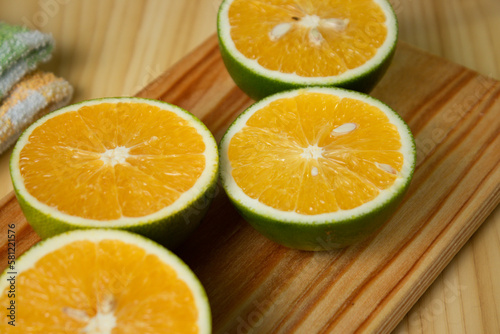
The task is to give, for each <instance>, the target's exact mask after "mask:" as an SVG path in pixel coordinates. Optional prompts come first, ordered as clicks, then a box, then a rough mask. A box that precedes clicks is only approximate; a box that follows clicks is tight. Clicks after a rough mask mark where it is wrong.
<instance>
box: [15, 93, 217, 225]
mask: <svg viewBox="0 0 500 334" xmlns="http://www.w3.org/2000/svg"><path fill="white" fill-rule="evenodd" d="M127 102H131V103H148V104H151V105H154V106H157V107H159V108H161V109H162V110H168V111H170V112H174V113H175V114H176V115H177V116H179V117H181V118H183V119H185V120H187V121H188V122H189V124H190V125H191V126H193V128H195V129H196V130H197V132H198V133H199V134H200V135H201V136H202V138H203V141H204V143H205V152H204V155H205V159H206V164H205V170H204V171H203V172H202V174H201V176H200V177H199V179H198V180H197V181H196V182H195V184H194V185H193V187H191V189H189V190H188V191H186V192H184V193H183V194H182V195H181V196H180V197H179V198H178V199H177V200H176V201H175V202H174V203H172V204H171V205H170V206H168V207H165V208H163V209H161V210H159V211H157V212H155V213H152V214H150V215H147V216H143V217H121V218H119V219H115V220H107V221H106V222H105V224H106V227H125V226H133V225H141V224H147V223H148V222H151V221H157V220H159V219H162V218H164V217H168V216H171V215H173V214H175V213H176V212H178V211H180V210H182V209H184V208H185V207H187V206H189V204H190V203H191V202H193V201H194V200H196V199H197V198H199V197H200V196H201V195H202V194H203V193H204V192H205V191H206V190H207V188H208V186H209V185H210V184H212V182H213V181H214V179H215V178H216V176H217V170H218V149H217V143H216V141H215V140H214V138H213V136H212V134H211V132H210V131H209V130H208V129H207V128H206V127H205V125H204V124H203V123H201V121H199V120H197V119H196V118H195V117H194V116H193V115H190V114H188V113H187V112H185V111H184V110H182V109H181V108H179V107H176V106H174V105H171V104H167V103H164V102H161V101H156V100H149V99H142V98H122V97H119V98H105V99H97V100H90V101H84V102H81V103H78V104H74V105H70V106H67V107H65V108H62V109H59V110H57V111H55V112H52V113H50V114H48V115H46V116H45V117H42V118H41V119H39V120H38V121H36V122H35V123H33V124H32V125H31V126H30V127H29V128H28V129H27V130H26V131H25V132H24V133H23V135H22V136H21V137H20V138H19V140H18V142H17V144H16V146H15V148H14V150H13V152H12V157H11V175H12V179H13V183H14V187H15V188H16V189H17V191H18V194H19V195H20V196H22V197H23V198H24V199H25V200H26V201H27V202H28V203H29V204H30V205H31V206H33V207H34V208H36V209H37V210H39V211H41V212H43V213H45V214H47V215H49V216H51V217H53V218H56V219H59V220H62V221H65V222H68V223H70V224H72V225H75V226H85V227H103V221H101V220H93V219H87V218H82V217H77V216H72V215H68V214H66V213H63V212H60V211H58V210H57V209H56V208H53V207H51V206H48V205H46V204H44V203H42V202H40V201H39V200H37V199H36V198H35V197H34V196H32V195H31V194H30V193H29V192H28V191H27V190H26V187H25V186H24V182H23V177H22V176H21V172H20V169H19V155H20V153H21V150H22V148H23V147H24V145H26V143H27V142H28V141H29V136H30V134H31V133H32V132H33V130H34V129H35V128H36V127H37V126H39V125H40V124H42V123H44V122H46V121H47V120H49V119H51V118H53V117H56V116H58V115H60V114H62V113H65V112H69V111H74V110H78V109H79V108H81V107H83V106H90V105H95V104H101V103H127ZM127 155H128V149H125V148H117V149H115V150H108V151H107V152H105V153H104V154H103V155H102V156H101V159H102V160H103V161H105V162H107V163H110V164H113V163H120V162H123V159H124V158H125V157H126V156H127Z"/></svg>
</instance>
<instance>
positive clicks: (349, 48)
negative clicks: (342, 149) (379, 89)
mask: <svg viewBox="0 0 500 334" xmlns="http://www.w3.org/2000/svg"><path fill="white" fill-rule="evenodd" d="M217 22H218V36H219V45H220V49H221V54H222V58H223V60H224V64H225V65H226V67H227V69H228V72H229V74H230V75H231V76H232V78H233V79H234V81H235V82H236V84H237V85H238V86H239V87H240V88H241V89H242V90H243V91H244V92H246V93H247V94H248V95H249V96H250V97H252V98H253V99H256V100H258V99H261V98H263V97H265V96H268V95H270V94H272V93H276V92H279V91H282V90H286V89H292V88H299V87H304V86H337V87H344V88H349V89H354V90H357V91H362V92H368V91H370V90H371V89H372V88H373V87H374V86H375V84H376V83H377V82H378V80H379V79H380V78H381V77H382V75H383V74H384V73H385V70H386V69H387V67H388V66H389V63H390V60H391V59H392V55H393V53H394V50H395V46H396V41H397V33H398V27H397V20H396V16H395V14H394V11H393V10H392V7H391V5H390V4H389V2H388V1H386V0H352V1H342V0H323V1H310V0H224V1H223V2H222V4H221V6H220V8H219V14H218V21H217Z"/></svg>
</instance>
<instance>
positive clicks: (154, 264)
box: [0, 240, 199, 334]
mask: <svg viewBox="0 0 500 334" xmlns="http://www.w3.org/2000/svg"><path fill="white" fill-rule="evenodd" d="M15 301H16V305H17V314H16V327H17V328H21V329H22V331H23V333H51V334H59V333H61V334H62V333H83V332H82V330H83V328H85V327H86V326H88V324H89V322H90V321H91V320H90V319H92V318H94V317H95V316H96V314H97V313H98V312H99V313H100V314H104V313H106V312H104V310H108V313H109V312H110V313H111V314H112V315H113V316H114V317H115V319H116V327H115V328H114V329H113V331H112V333H113V334H125V333H198V332H199V330H198V325H197V318H198V311H197V308H196V304H195V301H194V296H193V293H192V292H191V290H190V289H189V287H188V286H187V285H186V283H185V282H183V281H182V280H180V279H179V277H178V276H177V273H176V272H175V270H174V269H173V268H171V267H170V266H168V265H166V264H165V263H164V262H162V261H161V260H160V259H159V258H158V257H157V256H156V255H153V254H147V253H146V252H145V250H144V249H142V248H140V247H138V246H135V245H132V244H128V243H125V242H122V241H118V240H104V241H100V242H98V243H95V242H90V241H75V242H72V243H70V244H68V245H65V246H63V247H61V248H59V249H57V250H55V251H53V252H51V253H49V254H47V255H45V256H44V257H42V258H41V259H40V260H39V261H37V262H36V263H35V265H34V266H33V267H32V268H30V269H27V270H25V271H23V272H22V273H20V274H18V275H17V277H16V295H15ZM0 302H1V303H2V305H9V302H10V301H9V298H8V296H7V293H5V291H4V293H2V296H1V297H0ZM16 327H12V326H10V325H8V324H7V322H6V321H2V323H1V324H0V331H1V332H2V333H11V332H15V331H14V330H15V329H16Z"/></svg>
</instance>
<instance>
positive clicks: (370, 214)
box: [220, 88, 415, 249]
mask: <svg viewBox="0 0 500 334" xmlns="http://www.w3.org/2000/svg"><path fill="white" fill-rule="evenodd" d="M220 151H221V157H222V160H221V166H222V180H223V185H224V188H225V190H226V192H227V193H228V195H229V197H230V199H231V200H232V201H233V203H234V204H235V205H236V207H237V208H238V209H239V210H240V211H241V212H242V214H243V216H244V217H245V218H246V219H247V220H249V222H250V223H252V224H253V225H254V226H255V227H256V228H257V229H258V230H260V231H261V232H263V233H264V234H265V235H267V236H269V237H270V238H271V239H273V240H276V241H278V242H280V243H282V244H285V245H287V246H290V247H294V248H302V249H316V248H335V247H339V246H344V245H347V244H350V243H352V242H354V241H356V240H360V239H363V238H365V237H366V236H368V235H369V234H371V233H372V232H373V231H374V230H375V229H376V228H377V227H379V226H380V224H381V223H382V222H383V221H385V220H386V219H387V216H388V215H390V214H391V213H392V211H393V210H394V209H395V207H397V205H398V203H399V201H400V200H401V198H402V196H403V194H404V192H405V190H406V189H407V187H408V185H409V183H410V180H411V176H412V173H413V169H414V164H415V147H414V142H413V137H412V134H411V131H410V130H409V128H408V127H407V125H406V124H405V123H404V121H403V120H402V119H401V118H400V117H399V116H398V115H397V114H396V113H395V112H394V111H392V110H391V109H390V108H389V107H387V106H386V105H384V104H383V103H381V102H379V101H377V100H375V99H373V98H371V97H369V96H367V95H364V94H360V93H355V92H350V91H347V90H343V89H330V88H307V89H301V90H295V91H288V92H283V93H279V94H276V95H273V96H270V97H268V98H266V99H264V100H262V101H259V102H257V103H256V104H254V105H253V106H251V107H250V108H249V109H247V110H246V111H245V112H244V113H243V114H242V115H240V117H239V118H238V119H236V121H235V122H234V123H233V124H232V125H231V126H230V128H229V129H228V131H227V133H226V134H225V135H224V137H223V139H222V141H221V144H220ZM304 231H306V232H307V233H305V232H304ZM326 239H328V240H330V242H331V247H323V246H324V245H318V243H321V242H322V241H323V242H324V240H326Z"/></svg>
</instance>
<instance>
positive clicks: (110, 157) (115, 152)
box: [101, 146, 130, 166]
mask: <svg viewBox="0 0 500 334" xmlns="http://www.w3.org/2000/svg"><path fill="white" fill-rule="evenodd" d="M129 151H130V148H129V147H125V146H118V147H115V148H112V149H108V150H106V152H104V153H102V154H101V160H102V162H104V164H105V165H111V166H115V165H117V164H126V163H127V158H129V157H130V154H129Z"/></svg>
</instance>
